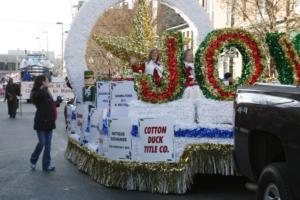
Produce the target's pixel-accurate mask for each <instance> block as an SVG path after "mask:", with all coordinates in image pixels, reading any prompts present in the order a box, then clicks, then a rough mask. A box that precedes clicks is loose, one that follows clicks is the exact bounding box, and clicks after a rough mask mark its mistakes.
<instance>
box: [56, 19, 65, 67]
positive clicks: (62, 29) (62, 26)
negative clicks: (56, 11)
mask: <svg viewBox="0 0 300 200" xmlns="http://www.w3.org/2000/svg"><path fill="white" fill-rule="evenodd" d="M56 24H57V25H61V67H62V72H63V69H64V23H62V22H56Z"/></svg>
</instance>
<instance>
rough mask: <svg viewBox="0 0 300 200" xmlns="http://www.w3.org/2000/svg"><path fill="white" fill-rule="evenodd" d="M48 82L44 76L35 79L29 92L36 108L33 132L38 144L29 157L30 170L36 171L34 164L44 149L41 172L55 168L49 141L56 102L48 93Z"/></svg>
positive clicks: (54, 118)
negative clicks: (52, 163) (35, 134)
mask: <svg viewBox="0 0 300 200" xmlns="http://www.w3.org/2000/svg"><path fill="white" fill-rule="evenodd" d="M48 85H49V81H48V78H47V77H46V76H44V75H40V76H38V77H36V79H35V81H34V85H33V88H32V91H31V100H32V103H33V104H34V105H35V107H36V113H35V117H34V126H33V127H34V130H36V132H37V136H38V140H39V142H38V144H37V145H36V147H35V150H34V152H33V153H32V155H31V158H30V162H31V168H32V169H33V170H35V169H36V163H37V161H38V158H39V155H40V154H41V152H42V150H43V148H44V154H43V164H42V166H43V170H44V171H54V170H55V167H54V166H52V165H51V156H50V151H51V140H52V130H53V129H55V120H56V115H57V113H56V105H57V104H56V102H54V101H53V98H52V95H51V93H50V92H49V91H48Z"/></svg>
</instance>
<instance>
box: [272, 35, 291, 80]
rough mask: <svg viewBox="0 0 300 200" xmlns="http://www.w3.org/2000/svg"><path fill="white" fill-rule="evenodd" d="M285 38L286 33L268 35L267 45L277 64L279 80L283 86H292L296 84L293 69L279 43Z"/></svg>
mask: <svg viewBox="0 0 300 200" xmlns="http://www.w3.org/2000/svg"><path fill="white" fill-rule="evenodd" d="M283 36H285V34H284V33H277V32H275V33H267V35H266V43H267V44H268V46H269V52H270V55H271V56H272V58H273V60H274V62H275V64H276V70H277V72H278V80H279V81H280V83H282V84H288V85H292V84H293V83H294V72H293V68H292V67H291V65H290V64H289V62H288V60H287V59H286V55H285V53H284V50H283V48H282V46H281V45H280V43H279V39H280V38H281V37H283Z"/></svg>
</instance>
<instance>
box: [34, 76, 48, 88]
mask: <svg viewBox="0 0 300 200" xmlns="http://www.w3.org/2000/svg"><path fill="white" fill-rule="evenodd" d="M46 78H47V77H46V76H45V75H39V76H37V77H36V78H35V79H34V83H33V87H32V90H31V91H37V90H39V89H40V87H41V86H42V85H43V82H44V81H46Z"/></svg>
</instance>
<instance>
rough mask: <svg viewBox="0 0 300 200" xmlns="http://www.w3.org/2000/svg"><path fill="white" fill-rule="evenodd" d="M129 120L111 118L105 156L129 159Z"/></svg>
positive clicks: (114, 158) (115, 158)
mask: <svg viewBox="0 0 300 200" xmlns="http://www.w3.org/2000/svg"><path fill="white" fill-rule="evenodd" d="M130 131H131V120H130V119H129V118H119V119H111V122H110V128H109V141H108V152H107V157H108V158H110V159H112V160H131V157H132V156H131V155H132V154H131V136H130Z"/></svg>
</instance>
